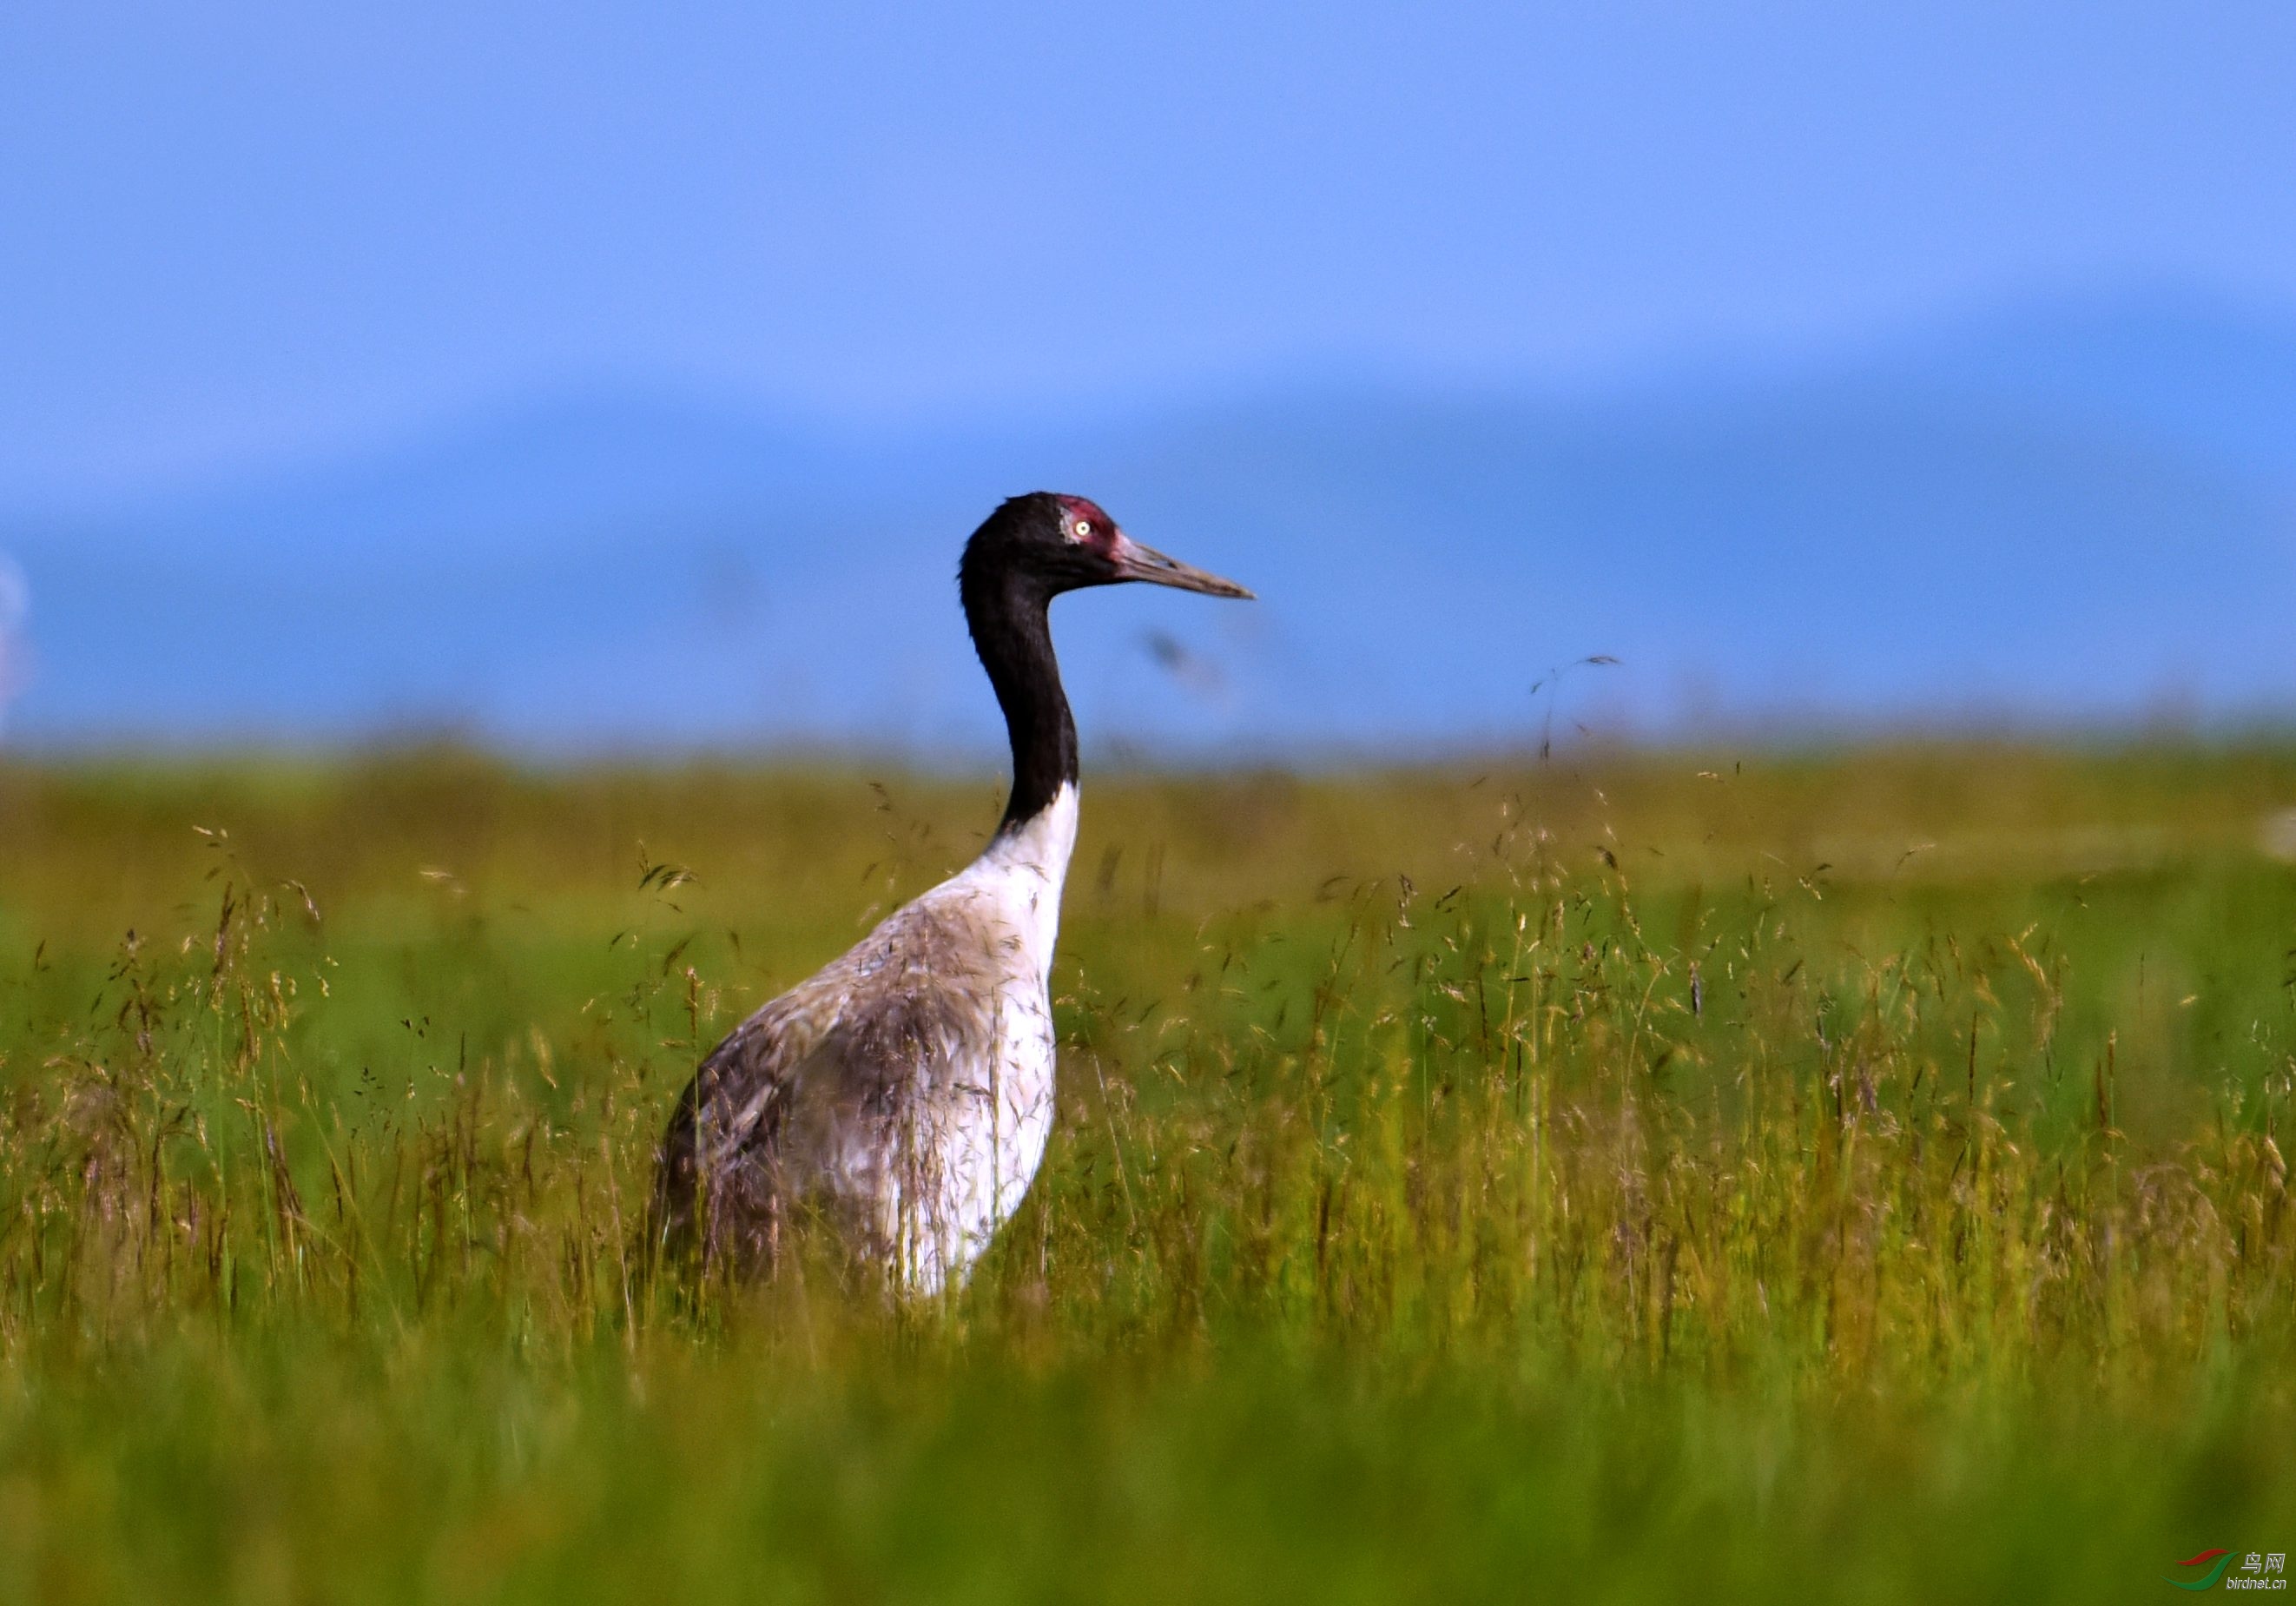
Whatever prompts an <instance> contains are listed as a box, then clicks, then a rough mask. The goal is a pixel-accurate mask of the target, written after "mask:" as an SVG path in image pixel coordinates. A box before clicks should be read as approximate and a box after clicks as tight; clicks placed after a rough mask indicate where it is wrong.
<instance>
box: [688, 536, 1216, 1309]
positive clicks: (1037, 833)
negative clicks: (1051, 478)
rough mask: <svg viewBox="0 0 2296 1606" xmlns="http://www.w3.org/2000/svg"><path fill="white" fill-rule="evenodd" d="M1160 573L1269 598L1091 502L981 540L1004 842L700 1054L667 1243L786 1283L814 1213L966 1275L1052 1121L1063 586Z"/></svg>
mask: <svg viewBox="0 0 2296 1606" xmlns="http://www.w3.org/2000/svg"><path fill="white" fill-rule="evenodd" d="M1120 581H1149V582H1151V583H1152V584H1156V585H1163V586H1176V587H1178V588H1179V589H1182V590H1187V591H1201V592H1203V593H1205V594H1206V595H1209V596H1212V597H1250V596H1251V592H1249V591H1247V590H1245V589H1243V588H1242V586H1239V585H1236V584H1235V583H1234V582H1233V581H1226V580H1222V579H1220V578H1219V577H1218V575H1214V574H1207V573H1205V572H1203V571H1202V570H1201V569H1193V568H1191V567H1189V566H1188V565H1187V564H1183V563H1179V562H1177V561H1176V560H1174V559H1172V558H1169V557H1166V556H1164V555H1163V554H1162V553H1160V552H1156V551H1152V550H1151V549H1150V548H1146V547H1144V546H1142V545H1140V544H1139V543H1138V542H1137V541H1135V540H1133V539H1131V538H1130V537H1129V536H1128V535H1126V534H1125V533H1124V532H1123V531H1121V530H1119V528H1117V526H1116V524H1115V523H1114V522H1113V521H1112V520H1111V519H1110V518H1109V516H1108V515H1106V514H1105V513H1103V512H1102V511H1101V510H1100V508H1098V507H1095V505H1094V504H1092V503H1091V502H1088V501H1086V500H1085V499H1084V498H1081V497H1067V496H1055V495H1054V494H1052V493H1051V492H1049V491H1037V492H1033V493H1031V494H1030V495H1028V496H1023V497H1015V498H1012V499H1011V500H1010V501H1007V502H1005V504H1004V505H1003V506H1002V507H998V508H997V509H996V512H995V513H993V514H991V515H989V516H988V521H987V522H986V523H983V524H982V525H981V526H980V529H979V530H977V531H973V534H972V539H971V540H969V541H967V542H966V543H965V548H964V559H963V561H962V562H961V563H960V564H959V565H958V570H957V590H958V595H959V597H960V598H961V599H962V601H963V603H964V620H965V624H966V625H967V627H968V628H969V629H970V630H971V631H972V644H973V647H974V649H975V650H976V651H977V652H979V654H980V663H981V667H982V668H983V669H985V670H987V671H988V681H989V684H990V685H991V686H992V687H994V688H996V701H997V704H998V705H999V706H1000V707H1002V709H1003V710H1004V712H1005V728H1006V732H1007V734H1008V735H1009V736H1010V737H1011V739H1012V745H1013V794H1012V800H1011V802H1010V803H1007V804H1006V805H1005V817H1004V819H1003V820H1002V821H1001V822H1000V823H999V824H998V826H997V828H996V835H995V836H992V837H991V838H990V839H989V842H988V846H987V847H986V848H985V849H984V850H982V852H981V854H980V857H979V858H978V859H976V860H974V861H972V864H971V865H969V866H968V867H966V868H965V869H963V870H961V871H959V872H958V873H957V874H956V875H955V876H953V877H950V878H949V879H947V880H946V881H944V882H942V883H941V884H940V885H938V886H936V887H934V888H932V889H931V891H929V892H927V893H924V894H922V895H920V896H919V897H917V898H916V899H914V901H913V902H908V903H906V904H904V905H902V906H901V907H900V908H899V909H898V910H894V912H893V913H892V914H890V915H889V916H887V917H886V918H885V919H884V920H883V921H882V922H881V923H880V924H879V925H878V926H877V927H876V928H875V929H874V930H873V931H872V932H871V933H870V934H869V935H867V936H865V937H864V938H863V939H862V940H861V941H860V943H857V944H856V945H855V946H854V947H853V948H852V949H851V950H850V951H848V952H846V953H845V954H844V955H843V956H841V957H840V958H839V959H834V960H832V962H831V963H830V964H829V965H828V966H827V967H825V968H823V969H822V970H821V971H820V972H819V973H818V974H816V975H815V976H813V977H812V978H811V979H809V980H808V981H805V982H801V983H799V984H798V985H797V986H795V987H792V988H791V989H790V990H789V991H788V992H784V993H783V994H782V995H781V996H780V997H778V998H776V999H775V1000H773V1001H771V1002H770V1003H767V1005H766V1006H765V1007H764V1008H763V1009H759V1010H758V1012H757V1013H756V1014H755V1015H752V1016H751V1017H750V1018H749V1019H748V1020H746V1021H744V1022H742V1025H740V1026H738V1027H736V1028H735V1029H734V1033H733V1034H732V1035H730V1036H729V1037H727V1038H726V1041H725V1042H722V1043H720V1044H718V1045H717V1049H716V1050H714V1051H713V1052H712V1053H711V1054H710V1055H709V1058H707V1059H705V1060H703V1061H702V1063H701V1070H700V1071H699V1072H698V1073H697V1074H696V1075H695V1076H694V1078H693V1082H692V1083H690V1084H689V1085H688V1086H687V1088H686V1090H685V1094H684V1096H683V1097H681V1098H680V1099H679V1100H678V1103H677V1108H676V1113H675V1114H674V1115H673V1116H671V1117H670V1123H669V1130H668V1134H667V1135H666V1136H665V1138H664V1139H663V1142H662V1151H661V1157H660V1166H659V1168H658V1171H657V1174H656V1179H655V1197H654V1209H653V1215H652V1229H651V1236H652V1240H653V1244H654V1248H655V1250H656V1252H667V1253H669V1254H672V1255H681V1254H685V1255H693V1254H698V1255H699V1256H701V1257H702V1258H703V1259H704V1260H705V1261H707V1262H709V1263H712V1264H720V1265H724V1266H727V1267H730V1268H731V1269H733V1270H734V1272H737V1273H739V1274H750V1275H754V1274H757V1273H760V1272H767V1271H769V1270H770V1269H771V1267H772V1266H773V1264H774V1263H775V1258H776V1256H777V1255H778V1253H779V1252H780V1251H781V1249H782V1247H783V1242H784V1240H785V1239H786V1238H788V1237H789V1235H790V1234H791V1231H792V1229H793V1227H794V1226H795V1224H796V1223H798V1222H799V1220H800V1219H802V1220H806V1221H810V1222H816V1223H820V1224H821V1225H822V1226H823V1227H825V1228H826V1229H827V1230H828V1231H830V1232H831V1233H832V1235H833V1236H834V1238H835V1239H836V1240H837V1241H839V1242H840V1244H841V1245H842V1246H843V1248H845V1249H846V1251H847V1252H848V1253H849V1254H850V1255H851V1256H853V1257H854V1258H855V1259H856V1260H857V1262H859V1263H860V1264H862V1265H864V1266H865V1267H869V1268H873V1269H874V1270H877V1271H879V1272H881V1273H882V1274H883V1276H884V1277H885V1278H886V1280H887V1281H889V1282H890V1285H891V1286H892V1287H894V1288H895V1289H899V1290H902V1291H904V1292H906V1293H911V1294H918V1295H931V1294H934V1293H938V1292H939V1291H940V1290H941V1289H944V1288H947V1287H948V1286H950V1285H951V1284H952V1283H953V1282H954V1283H958V1284H961V1283H962V1281H964V1276H965V1273H966V1272H968V1271H969V1269H970V1268H971V1266H972V1263H973V1262H974V1261H975V1260H976V1259H978V1258H979V1257H980V1253H981V1251H982V1250H984V1249H986V1248H988V1244H989V1241H990V1240H991V1239H993V1238H994V1237H995V1235H996V1230H997V1228H998V1227H999V1226H1000V1225H1002V1224H1003V1223H1004V1222H1005V1220H1006V1219H1007V1218H1008V1217H1009V1216H1011V1215H1012V1214H1013V1211H1014V1210H1015V1209H1016V1208H1017V1207H1019V1205H1020V1202H1021V1197H1022V1196H1023V1195H1024V1194H1025V1193H1026V1192H1027V1191H1028V1189H1029V1182H1030V1181H1031V1180H1032V1179H1033V1178H1034V1177H1035V1176H1036V1174H1037V1165H1039V1164H1040V1163H1041V1162H1042V1160H1043V1159H1044V1155H1045V1145H1046V1141H1047V1140H1048V1139H1049V1138H1050V1136H1051V1133H1052V1124H1053V1060H1054V1036H1053V1015H1052V1000H1051V994H1050V991H1049V984H1050V977H1051V972H1052V963H1053V944H1054V939H1055V937H1056V935H1057V934H1058V932H1059V929H1060V916H1061V886H1062V881H1063V880H1064V879H1065V877H1066V875H1067V871H1068V863H1069V854H1070V850H1071V849H1072V848H1073V847H1074V846H1075V844H1076V829H1077V736H1076V723H1075V721H1073V720H1072V719H1071V718H1070V713H1069V704H1068V697H1067V695H1066V694H1065V693H1064V692H1063V691H1062V688H1061V671H1060V665H1059V663H1058V662H1057V661H1056V660H1055V659H1054V655H1053V636H1052V626H1051V621H1050V617H1049V609H1050V606H1051V604H1052V600H1053V598H1054V597H1057V596H1059V595H1060V594H1061V593H1062V592H1063V591H1074V590H1078V589H1083V588H1085V587H1087V586H1103V585H1113V584H1116V583H1118V582H1120Z"/></svg>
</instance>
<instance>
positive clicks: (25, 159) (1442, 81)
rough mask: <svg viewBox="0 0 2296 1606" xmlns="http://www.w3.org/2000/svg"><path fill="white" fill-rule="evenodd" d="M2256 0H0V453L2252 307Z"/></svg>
mask: <svg viewBox="0 0 2296 1606" xmlns="http://www.w3.org/2000/svg"><path fill="white" fill-rule="evenodd" d="M2292 84H2296V8H2292V7H2291V6H2289V5H2288V4H2285V0H2269V3H2226V0H2186V3H2184V4H2176V5H2167V4H2160V5H2150V6H2141V7H2140V6H2131V5H2126V4H2109V3H2100V0H2078V3H2073V0H2064V3H2058V0H2051V3H2046V4H2020V3H2017V0H1984V3H1983V4H1961V3H1958V0H1922V3H1921V4H1860V5H1856V6H1846V5H1838V4H1828V5H1819V4H1792V5H1790V4H1758V3H1753V4H1750V3H1738V4H1728V5H1721V4H1713V5H1704V6H1695V7H1693V6H1686V5H1680V4H1633V3H1631V0H1628V3H1621V0H1602V3H1600V4H1569V5H1551V4H1548V5H1539V4H1448V5H1446V4H1413V5H1408V6H1405V5H1378V4H1361V3H1360V0H1319V3H1318V4H1312V5H1311V4H1292V5H1268V4H1242V5H1239V4H1234V3H1233V0H1223V3H1222V4H1202V3H1199V0H1180V3H1177V4H1162V5H1157V6H1114V5H1079V4H1073V3H1070V4H995V5H980V4H975V5H950V6H931V7H927V6H894V5H887V4H856V3H852V0H846V3H843V4H837V5H834V6H812V7H790V6H765V5H756V4H745V5H719V4H694V3H692V0H667V3H656V4H646V5H643V6H641V5H636V4H625V5H613V6H603V5H598V4H585V3H584V0H552V3H551V4H492V5H484V6H470V5H463V4H453V5H447V4H426V3H424V0H395V3H394V4H389V5H387V6H386V5H376V4H356V3H354V4H328V5H310V4H243V3H237V0H205V3H203V4H199V5H196V6H185V5H181V4H166V5H160V4H107V3H105V0H72V3H70V4H64V3H62V0H18V3H17V4H12V5H9V6H7V7H4V8H0V218H5V219H6V220H7V221H6V223H5V225H4V226H0V498H8V499H12V500H15V501H20V502H21V501H22V500H24V499H26V498H34V499H37V498H64V499H71V498H85V497H87V496H90V495H107V494H112V493H116V492H118V491H119V490H122V489H123V488H135V487H143V486H154V485H168V484H171V483H175V482H183V481H187V480H193V481H195V480H198V479H200V478H201V477H202V476H206V475H209V474H225V473H236V472H242V471H245V470H246V469H248V468H250V466H258V467H259V466H260V465H265V464H267V463H276V462H284V461H293V460H297V459H299V458H302V457H309V456H314V455H324V453H326V452H328V451H331V450H334V449H339V448H347V447H349V446H351V445H355V444H356V443H358V442H361V441H365V440H368V439H370V438H372V437H373V436H374V435H376V434H377V433H378V432H388V431H390V430H395V429H403V428H406V427H410V426H412V425H414V424H419V423H420V422H421V421H422V420H423V419H425V418H428V417H431V416H439V415H442V414H445V413H448V412H451V411H453V410H454V409H456V408H470V407H475V406H482V405H486V404H488V403H489V402H490V401H493V400H496V399H500V398H503V397H504V396H511V395H516V394H519V393H521V392H529V391H549V390H551V389H553V387H562V386H565V385H568V384H570V383H591V382H594V381H596V380H598V379H599V378H601V377H602V376H603V377H610V378H615V379H619V378H623V377H627V376H641V377H646V378H650V379H658V380H660V381H664V382H667V383H675V384H678V385H690V386H693V387H696V388H699V389H703V390H714V391H725V392H728V393H734V394H738V395H741V396H743V397H746V398H751V399H758V400H760V401H763V402H765V403H768V404H771V405H775V406H779V407H783V408H790V409H792V410H795V411H799V412H812V413H818V414H822V415H825V416H831V417H847V418H852V419H856V420H863V421H870V422H877V423H881V422H883V421H886V420H889V419H892V420H897V419H900V418H904V417H923V416H947V415H950V414H964V413H966V412H969V411H972V410H974V409H978V408H984V407H986V408H996V409H1001V410H1004V411H1006V412H1009V413H1013V414H1016V415H1042V416H1048V417H1049V416H1058V415H1059V414H1060V413H1061V412H1062V410H1063V409H1067V408H1078V407H1086V406H1093V405H1099V404H1103V403H1106V402H1108V401H1111V400H1122V399H1136V398H1140V397H1144V396H1155V395H1160V394H1178V393H1183V392H1200V391H1203V390H1205V389H1206V388H1207V387H1215V386H1218V385H1220V384H1224V383H1232V382H1234V381H1237V380H1242V379H1251V378H1254V377H1257V376H1263V375H1283V374H1299V373H1312V372H1316V371H1323V370H1333V369H1346V370H1349V371H1354V372H1397V373H1403V374H1408V375H1419V376H1430V375H1432V376H1438V377H1440V376H1446V375H1448V376H1458V375H1473V376H1495V375H1496V376H1504V377H1506V378H1509V379H1521V378H1524V377H1530V378H1537V377H1539V376H1542V375H1565V376H1579V377H1584V376H1586V375H1598V376H1599V375H1605V374H1610V373H1613V372H1616V371H1620V370H1623V369H1631V368H1633V367H1635V366H1637V365H1641V364H1644V363H1648V362H1652V361H1662V360H1663V361H1671V360H1676V359H1678V358H1680V357H1681V356H1682V355H1683V354H1684V353H1685V352H1691V353H1694V352H1696V351H1698V350H1703V349H1707V348H1710V347H1721V348H1733V349H1748V348H1762V349H1776V350H1801V349H1822V348H1825V347H1826V346H1828V345H1830V344H1833V343H1835V342H1841V341H1843V340H1846V339H1852V338H1855V337H1857V335H1858V334H1860V332H1862V331H1866V330H1870V329H1874V328H1877V327H1884V326H1887V325H1890V324H1892V323H1893V322H1894V321H1898V320H1902V319H1906V318H1908V317H1920V316H1923V315H1926V314H1928V313H1930V312H1931V311H1934V310H1936V309H1940V308H1950V307H1952V306H1955V305H1959V304H1965V303H1967V304H1973V303H1978V302H1982V301H1986V300H1988V299H1989V298H1995V297H1998V296H2001V295H2005V294H2014V293H2021V292H2027V291H2031V290H2035V289H2042V290H2046V289H2048V288H2050V287H2054V286H2060V285H2088V284H2113V283H2125V282H2148V281H2154V280H2167V281H2175V282H2180V283H2192V284H2202V285H2206V286H2210V287H2212V288H2214V289H2218V290H2221V291H2225V292H2230V293H2232V294H2235V295H2236V296H2240V297H2243V298H2247V299H2248V300H2250V301H2255V302H2259V303H2262V304H2266V305H2268V306H2272V307H2296V181H2292V167H2296V93H2292V92H2291V87H2290V86H2291V85H2292Z"/></svg>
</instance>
